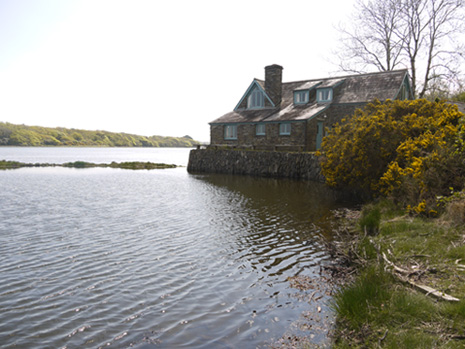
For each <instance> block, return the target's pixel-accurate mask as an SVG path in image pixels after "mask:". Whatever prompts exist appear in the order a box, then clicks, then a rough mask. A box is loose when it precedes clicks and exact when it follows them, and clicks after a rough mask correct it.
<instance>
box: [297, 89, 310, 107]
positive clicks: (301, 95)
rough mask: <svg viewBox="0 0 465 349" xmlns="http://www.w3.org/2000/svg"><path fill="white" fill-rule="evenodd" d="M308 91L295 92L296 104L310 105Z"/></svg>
mask: <svg viewBox="0 0 465 349" xmlns="http://www.w3.org/2000/svg"><path fill="white" fill-rule="evenodd" d="M308 95H309V93H308V91H295V92H294V103H295V104H305V103H308Z"/></svg>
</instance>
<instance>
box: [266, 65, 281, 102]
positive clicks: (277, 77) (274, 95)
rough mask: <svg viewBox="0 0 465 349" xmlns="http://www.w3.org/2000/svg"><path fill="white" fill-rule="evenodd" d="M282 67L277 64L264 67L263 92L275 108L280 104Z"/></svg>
mask: <svg viewBox="0 0 465 349" xmlns="http://www.w3.org/2000/svg"><path fill="white" fill-rule="evenodd" d="M282 82H283V67H281V66H280V65H277V64H273V65H269V66H266V67H265V91H266V93H267V94H268V96H269V97H270V98H271V100H272V101H273V103H274V104H275V106H277V107H278V106H279V105H280V104H281V97H282V88H281V85H282Z"/></svg>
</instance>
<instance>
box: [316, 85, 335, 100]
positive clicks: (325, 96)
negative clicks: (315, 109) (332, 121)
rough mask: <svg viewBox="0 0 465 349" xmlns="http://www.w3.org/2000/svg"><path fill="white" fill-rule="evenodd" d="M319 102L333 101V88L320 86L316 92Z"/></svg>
mask: <svg viewBox="0 0 465 349" xmlns="http://www.w3.org/2000/svg"><path fill="white" fill-rule="evenodd" d="M316 98H317V102H331V101H332V99H333V89H332V88H320V89H318V90H317V92H316Z"/></svg>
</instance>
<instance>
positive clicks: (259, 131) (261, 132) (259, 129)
mask: <svg viewBox="0 0 465 349" xmlns="http://www.w3.org/2000/svg"><path fill="white" fill-rule="evenodd" d="M255 134H256V135H257V136H265V135H266V125H265V124H257V126H256V129H255Z"/></svg>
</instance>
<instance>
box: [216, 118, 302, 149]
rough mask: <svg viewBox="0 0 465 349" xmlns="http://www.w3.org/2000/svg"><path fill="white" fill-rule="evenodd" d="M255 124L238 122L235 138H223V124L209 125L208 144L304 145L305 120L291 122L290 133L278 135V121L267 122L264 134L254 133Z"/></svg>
mask: <svg viewBox="0 0 465 349" xmlns="http://www.w3.org/2000/svg"><path fill="white" fill-rule="evenodd" d="M256 127H257V124H252V123H250V124H239V125H238V126H237V140H227V139H224V125H211V127H210V144H213V145H220V144H221V145H229V146H239V145H240V146H241V147H245V148H253V147H258V148H259V147H262V146H269V147H275V146H278V147H279V146H294V147H302V148H304V147H305V144H306V137H307V136H306V133H307V127H306V123H305V122H293V123H291V134H290V135H280V134H279V124H278V123H267V124H266V132H265V135H264V136H263V135H257V134H256Z"/></svg>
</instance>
